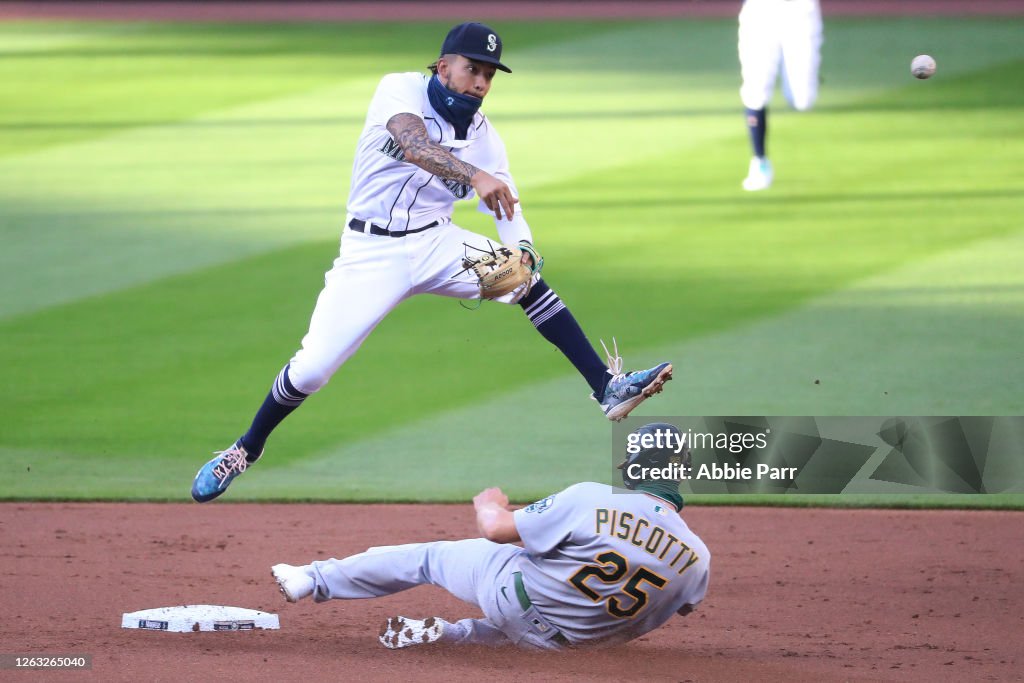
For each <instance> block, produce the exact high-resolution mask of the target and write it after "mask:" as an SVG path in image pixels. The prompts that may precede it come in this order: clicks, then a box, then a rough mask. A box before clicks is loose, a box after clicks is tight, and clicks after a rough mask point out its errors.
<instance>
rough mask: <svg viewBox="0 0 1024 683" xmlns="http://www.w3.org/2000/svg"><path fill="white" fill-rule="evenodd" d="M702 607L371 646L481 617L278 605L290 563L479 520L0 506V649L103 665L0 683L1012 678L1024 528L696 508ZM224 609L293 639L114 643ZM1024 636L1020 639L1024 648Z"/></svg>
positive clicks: (431, 603) (467, 531) (360, 604)
mask: <svg viewBox="0 0 1024 683" xmlns="http://www.w3.org/2000/svg"><path fill="white" fill-rule="evenodd" d="M684 518H685V519H686V520H687V522H688V523H689V524H690V526H691V528H693V529H694V531H696V532H697V533H698V534H699V535H700V536H701V537H702V538H703V539H704V540H705V541H706V543H707V544H708V547H709V548H710V550H711V552H712V556H713V560H712V580H711V587H710V590H709V593H708V598H707V599H706V600H705V601H704V603H703V604H702V605H701V606H700V607H699V609H698V610H697V611H696V612H694V613H693V614H692V615H691V616H689V617H688V618H686V619H682V618H676V619H674V620H672V621H670V622H669V623H668V624H666V625H665V626H663V627H662V628H661V629H659V630H658V631H655V632H654V633H651V634H649V635H648V636H646V637H644V638H641V639H640V640H639V641H636V642H634V643H632V644H630V645H627V646H622V647H617V648H613V649H609V650H604V651H588V652H585V653H581V652H572V653H566V654H531V653H523V652H517V651H515V650H497V651H494V650H483V649H478V648H450V647H448V648H445V647H425V648H411V649H408V650H401V651H388V650H385V649H384V648H382V647H381V646H380V645H379V644H378V643H377V638H376V635H377V629H378V626H379V624H380V623H381V622H382V621H383V620H384V618H385V617H387V616H390V615H396V614H401V615H406V616H421V617H422V616H435V615H436V616H443V617H445V618H448V619H457V618H463V617H473V616H479V614H480V612H479V610H477V609H476V608H475V607H474V606H472V605H468V604H466V603H462V602H460V601H458V600H456V599H455V598H453V597H451V596H449V595H448V594H447V593H445V592H444V591H442V590H441V589H438V588H435V587H422V588H417V589H414V590H412V591H407V592H405V593H400V594H397V595H394V596H389V597H386V598H381V599H377V600H356V601H333V602H330V603H325V604H319V605H318V604H313V603H311V602H305V603H299V604H296V605H291V604H287V603H285V602H284V600H283V599H282V598H281V596H280V594H279V593H278V591H277V586H276V584H275V583H274V581H273V579H272V578H271V576H270V567H271V565H273V564H275V563H278V562H287V563H291V564H301V563H304V562H307V561H310V560H313V559H319V558H326V557H331V556H336V557H343V556H345V555H349V554H352V553H356V552H360V551H362V550H364V549H366V548H367V547H369V546H373V545H388V544H398V543H409V542H415V541H428V540H435V539H457V538H464V537H470V536H474V535H475V530H474V528H473V522H472V509H471V507H470V506H468V505H258V504H230V503H221V502H218V503H212V504H208V505H195V504H191V505H188V504H186V505H180V504H141V503H140V504H114V503H74V504H60V503H4V504H0V548H2V549H0V554H2V557H0V594H2V595H3V603H2V606H3V614H4V619H3V620H2V621H0V643H3V647H2V650H3V652H4V653H7V654H15V653H18V654H37V655H45V654H51V655H52V654H70V653H75V654H90V655H92V657H93V665H92V669H91V670H90V671H74V672H56V671H48V672H39V671H33V672H28V671H22V672H17V671H5V672H4V676H3V678H4V680H26V681H27V680H44V679H45V680H75V681H86V680H90V681H92V680H96V681H100V680H102V681H111V680H150V681H170V680H225V679H232V680H253V681H282V680H307V681H315V680H352V679H353V678H356V677H358V678H359V679H362V680H366V681H377V680H391V681H409V680H418V681H424V680H445V681H482V680H509V679H515V680H586V681H601V680H605V681H622V680H659V681H661V680H665V681H668V680H671V681H736V680H758V681H841V680H865V681H867V680H871V681H880V680H891V681H936V680H954V679H957V680H975V681H979V680H993V681H1007V680H1019V677H1020V671H1021V670H1022V665H1024V661H1022V653H1021V648H1020V640H1019V637H1018V636H1019V634H1020V633H1021V632H1022V631H1024V554H1022V553H1021V552H1020V548H1022V547H1024V524H1021V521H1022V519H1024V517H1022V514H1021V513H1019V512H994V511H972V512H962V511H892V510H829V509H775V508H713V507H695V508H687V509H686V510H685V511H684ZM207 603H208V604H219V605H232V606H238V607H247V608H252V609H260V610H265V611H270V612H274V613H277V614H278V615H280V619H281V630H279V631H257V632H220V633H161V632H148V631H139V630H130V629H122V628H121V615H122V613H124V612H131V611H135V610H139V609H146V608H150V607H165V606H172V605H180V604H207ZM1014 634H1016V635H1014Z"/></svg>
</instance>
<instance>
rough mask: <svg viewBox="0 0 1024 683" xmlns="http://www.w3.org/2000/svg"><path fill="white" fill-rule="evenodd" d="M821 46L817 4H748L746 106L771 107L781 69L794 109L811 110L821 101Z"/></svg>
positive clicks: (743, 37) (742, 48)
mask: <svg viewBox="0 0 1024 683" xmlns="http://www.w3.org/2000/svg"><path fill="white" fill-rule="evenodd" d="M821 43H822V24H821V8H820V7H819V5H818V2H817V0H747V2H746V3H745V4H744V5H743V9H741V10H740V30H739V54H740V67H741V72H742V76H743V85H742V86H741V87H740V98H741V99H742V100H743V106H744V107H747V108H748V109H764V108H765V106H767V105H768V103H769V102H770V101H771V99H772V93H773V91H774V90H775V82H776V80H777V79H778V74H779V67H780V66H781V67H782V90H783V93H784V94H785V96H786V99H787V100H788V101H789V103H790V105H791V106H792V107H793V108H794V109H797V110H799V111H805V110H807V109H810V108H811V107H812V106H813V105H814V101H815V100H816V99H817V97H818V67H819V66H820V64H821Z"/></svg>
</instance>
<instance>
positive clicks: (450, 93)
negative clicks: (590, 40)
mask: <svg viewBox="0 0 1024 683" xmlns="http://www.w3.org/2000/svg"><path fill="white" fill-rule="evenodd" d="M501 50H502V43H501V39H500V38H499V37H498V34H497V33H495V32H494V30H492V29H491V28H489V27H487V26H484V25H483V24H476V23H467V24H459V25H458V26H455V27H454V28H452V29H451V31H450V32H449V33H448V35H447V37H446V38H445V40H444V44H443V46H442V48H441V55H440V57H439V58H438V59H437V61H436V62H435V63H434V64H432V65H431V66H430V70H431V72H432V75H429V76H425V75H423V74H420V73H396V74H389V75H387V76H385V77H384V78H383V79H382V80H381V82H380V84H379V86H378V87H377V92H376V94H375V95H374V96H373V100H372V101H371V102H370V107H369V112H368V114H367V116H366V125H365V127H364V128H363V132H362V135H361V136H360V138H359V142H358V146H357V152H356V159H355V165H354V168H353V172H352V187H351V192H350V194H349V199H348V216H347V217H346V225H347V227H348V229H347V230H345V231H344V234H343V235H342V238H341V253H340V256H339V257H338V258H337V259H336V260H335V261H334V266H333V268H332V269H331V270H330V271H329V272H328V273H327V275H326V278H325V285H324V288H323V291H321V293H320V297H319V299H318V300H317V303H316V307H315V309H314V310H313V315H312V318H311V319H310V323H309V331H308V332H307V333H306V336H305V337H303V339H302V348H301V349H299V351H298V352H297V353H296V354H295V355H294V357H292V359H291V361H290V362H289V363H288V364H287V365H285V367H284V369H283V370H281V372H280V373H279V374H278V375H277V378H276V379H275V380H274V382H273V385H272V387H271V389H270V391H269V393H268V394H267V397H266V399H265V400H264V402H263V404H262V406H261V407H260V408H259V410H258V411H257V413H256V416H255V417H254V419H253V421H252V424H251V426H250V427H249V430H248V431H247V432H246V433H245V434H243V435H242V436H241V437H240V438H239V439H238V440H237V441H235V442H234V443H233V444H232V445H231V446H230V447H229V448H227V449H226V450H224V451H219V452H217V453H216V454H215V457H214V458H213V459H212V460H210V461H209V462H207V463H206V464H205V465H204V466H203V467H202V468H201V469H200V470H199V473H198V474H197V475H196V477H195V480H194V482H193V484H192V497H193V498H194V499H195V500H197V501H199V502H205V501H208V500H212V499H214V498H216V497H217V496H219V495H220V494H221V493H223V492H224V491H225V490H226V489H227V487H228V485H229V484H230V483H231V481H232V480H233V479H234V478H235V477H236V476H238V475H239V474H241V473H242V472H244V471H245V470H246V469H247V467H248V466H249V465H251V464H252V463H254V462H256V460H257V459H258V458H259V457H260V456H261V455H262V454H263V447H264V444H265V443H266V441H267V438H268V437H269V436H270V433H271V432H272V431H273V430H274V428H276V427H277V425H278V424H280V423H281V421H282V420H284V418H285V417H287V416H288V415H289V414H290V413H291V412H292V411H293V410H295V408H297V407H298V406H299V405H300V404H301V403H302V402H303V401H304V400H305V399H306V398H307V397H308V396H309V395H310V394H312V393H314V392H315V391H318V390H319V389H320V388H321V387H323V386H324V385H325V384H326V383H327V381H328V380H329V379H330V378H331V376H332V375H333V374H334V373H335V372H336V371H337V370H338V368H339V367H341V365H342V364H343V363H344V362H345V361H346V360H347V359H348V358H349V357H350V356H351V355H352V354H353V353H355V351H356V349H358V348H359V346H360V344H362V343H363V340H365V339H366V337H367V336H368V335H369V334H370V332H371V331H372V330H373V328H374V327H375V326H376V325H377V324H378V323H379V322H380V321H381V320H383V319H384V317H385V316H386V315H387V314H388V313H389V312H390V311H391V310H392V309H393V308H394V307H395V306H397V305H398V304H399V303H400V302H401V301H402V300H404V299H406V298H408V297H410V296H413V295H416V294H437V295H440V296H449V297H456V298H459V299H475V298H479V297H480V290H479V281H478V280H477V279H476V276H474V275H472V274H471V273H468V272H466V269H465V267H464V265H463V259H464V258H465V257H466V256H467V254H469V255H472V254H476V253H482V252H485V251H490V250H491V249H492V245H493V243H492V242H491V241H490V240H489V239H488V238H486V237H484V236H482V235H478V234H476V233H473V232H470V231H468V230H464V229H462V228H460V227H459V226H457V225H455V224H454V223H452V218H451V215H452V208H453V205H454V203H455V201H456V200H458V199H469V198H472V197H473V196H474V195H478V196H479V198H480V202H479V209H480V210H481V211H482V212H484V213H489V214H493V215H494V217H495V221H496V224H497V232H498V235H499V236H500V237H501V241H502V242H503V243H504V244H508V245H518V246H519V247H520V248H521V250H522V261H523V263H524V264H528V265H529V266H530V267H531V268H532V269H533V270H534V275H533V278H532V280H530V281H527V282H525V283H523V285H522V286H521V287H519V288H518V289H516V290H514V291H512V292H510V293H508V294H506V295H504V296H502V297H500V298H497V299H496V300H497V301H501V302H503V303H509V304H511V303H518V304H519V306H521V307H522V308H523V310H524V311H525V313H526V315H527V317H528V318H529V319H530V321H531V322H532V323H533V325H534V326H535V327H536V328H537V330H538V331H539V332H540V333H541V335H543V336H544V338H545V339H547V340H548V341H549V342H551V343H552V344H554V345H555V346H556V347H558V349H559V350H560V351H561V352H562V353H563V354H564V355H565V356H566V357H567V358H568V359H569V361H570V362H571V363H572V364H573V365H574V366H575V367H576V369H577V370H578V371H579V372H580V374H582V375H583V377H584V379H585V380H586V381H587V383H588V384H589V385H590V388H591V390H592V391H593V393H592V397H593V398H594V399H596V400H597V401H598V403H599V404H600V405H601V408H602V410H603V411H604V413H605V415H606V416H607V417H608V418H609V419H611V420H620V419H622V418H624V417H625V416H626V415H628V414H629V412H630V411H631V410H633V409H634V408H636V406H637V405H639V404H640V403H641V402H642V401H643V400H644V399H646V398H648V397H650V396H652V395H653V394H655V393H657V392H659V391H661V389H662V388H663V386H664V383H665V382H666V381H668V380H669V379H671V378H672V366H671V365H670V364H669V363H659V364H658V365H656V366H655V367H653V368H650V369H648V370H642V371H636V372H629V373H624V372H623V371H622V359H621V358H620V357H619V356H618V349H617V348H615V349H614V351H613V352H612V353H609V354H608V365H605V363H604V362H602V361H601V359H600V357H599V356H598V355H597V353H596V352H595V351H594V349H593V347H592V346H591V344H590V342H589V341H588V340H587V338H586V336H585V335H584V334H583V331H582V330H581V329H580V326H579V324H577V322H576V319H575V318H574V317H573V315H572V314H571V313H570V312H569V309H568V308H566V306H565V304H564V303H563V302H562V300H561V299H560V298H559V297H558V295H557V294H556V293H555V291H554V290H553V289H551V288H550V287H549V286H548V285H547V283H546V282H545V281H544V280H542V279H541V278H540V273H539V272H538V271H539V270H540V266H541V264H542V262H543V259H541V258H540V256H539V255H538V254H537V251H536V249H535V248H534V247H533V245H532V241H533V237H532V234H531V231H530V227H529V225H527V223H526V221H525V219H524V218H523V214H522V210H521V208H520V207H519V203H518V202H519V199H518V192H517V191H516V187H515V183H514V182H513V180H512V176H511V175H510V174H509V165H508V158H507V157H506V154H505V146H504V143H502V141H501V138H500V137H499V136H498V133H497V132H496V131H495V130H494V126H493V125H491V122H490V120H489V119H488V118H487V117H486V116H484V115H483V113H481V112H480V111H479V108H480V105H481V103H482V102H483V98H484V97H485V96H486V95H487V93H488V92H489V91H490V89H491V82H492V79H493V78H494V75H495V72H496V70H499V69H500V70H501V71H505V72H509V71H510V69H509V68H508V67H507V66H505V65H504V64H502V63H501ZM605 350H606V351H607V348H606V349H605Z"/></svg>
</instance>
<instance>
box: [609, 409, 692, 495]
mask: <svg viewBox="0 0 1024 683" xmlns="http://www.w3.org/2000/svg"><path fill="white" fill-rule="evenodd" d="M690 461H691V455H690V446H689V444H687V443H686V437H685V436H684V435H683V434H682V432H680V431H679V429H678V428H677V427H676V426H675V425H671V424H668V423H667V422H652V423H650V424H645V425H644V426H643V427H640V428H639V429H636V430H634V431H632V432H630V434H629V436H628V437H626V459H625V460H623V461H622V463H621V464H620V465H619V469H620V470H622V483H623V485H625V487H626V488H627V489H635V488H636V487H637V486H639V485H640V484H642V483H644V482H645V481H676V482H678V481H682V480H683V478H684V470H685V471H686V472H688V471H689V468H690Z"/></svg>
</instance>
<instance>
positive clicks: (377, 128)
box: [288, 73, 539, 394]
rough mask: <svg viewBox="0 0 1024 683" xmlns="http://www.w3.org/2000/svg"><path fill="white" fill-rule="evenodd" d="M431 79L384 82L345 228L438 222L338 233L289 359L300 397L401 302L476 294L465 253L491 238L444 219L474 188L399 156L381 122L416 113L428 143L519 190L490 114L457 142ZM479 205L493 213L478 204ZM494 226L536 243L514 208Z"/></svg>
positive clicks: (369, 118) (362, 144)
mask: <svg viewBox="0 0 1024 683" xmlns="http://www.w3.org/2000/svg"><path fill="white" fill-rule="evenodd" d="M430 78H431V77H430V76H425V75H423V74H420V73H399V74H389V75H387V76H385V77H384V78H383V79H381V81H380V85H379V86H378V87H377V92H376V93H375V94H374V96H373V100H372V101H371V103H370V108H369V111H368V113H367V115H366V125H365V126H364V127H363V132H362V134H361V135H360V136H359V142H358V146H357V153H356V160H355V164H354V167H353V172H352V187H351V192H350V194H349V199H348V212H349V215H348V217H347V218H346V220H345V224H346V226H348V225H349V223H350V221H351V220H353V219H357V220H360V221H365V222H366V223H369V224H372V225H373V226H374V228H383V229H384V230H387V231H389V232H391V233H398V234H404V233H405V232H406V231H408V230H420V229H422V228H425V227H426V226H428V225H431V224H433V223H434V222H435V221H436V222H437V223H438V224H437V225H435V226H434V227H431V228H430V229H428V230H424V231H421V232H416V233H412V234H407V235H404V236H401V237H392V236H389V235H383V236H382V235H378V234H371V233H372V231H371V230H370V229H364V230H363V231H359V232H357V231H354V230H350V229H345V230H344V231H343V233H342V238H341V252H340V254H339V256H338V258H337V259H336V260H335V262H334V266H333V268H331V270H330V271H329V272H328V273H327V276H326V277H325V283H324V289H323V291H322V292H321V293H320V297H319V298H318V299H317V304H316V308H315V309H314V311H313V315H312V317H311V319H310V322H309V331H308V332H307V333H306V335H305V336H304V337H303V338H302V348H301V349H299V350H298V351H297V352H296V354H295V356H294V357H292V360H291V362H290V363H289V370H288V372H289V378H290V380H291V382H292V384H293V385H294V386H295V387H296V388H297V389H298V390H299V391H301V392H303V393H306V394H311V393H313V392H315V391H318V390H319V389H320V388H321V387H323V386H324V385H325V384H326V383H327V381H328V380H329V379H330V377H331V376H332V375H333V374H334V373H335V372H336V371H337V370H338V368H339V367H341V365H342V364H343V363H344V362H345V361H346V360H348V358H349V357H351V355H352V354H353V353H355V351H356V349H358V348H359V346H360V344H362V343H363V341H364V340H365V339H366V337H367V335H369V334H370V331H371V330H373V328H374V327H375V326H376V325H377V324H378V323H379V322H380V321H381V320H383V319H384V317H385V316H386V315H387V314H388V313H389V312H390V311H391V310H392V309H393V308H394V307H395V306H397V305H398V304H399V303H400V302H401V301H403V300H404V299H407V298H408V297H410V296H414V295H416V294H436V295H440V296H451V297H457V298H460V299H474V298H479V297H480V289H479V286H478V283H477V279H476V277H475V276H473V275H472V274H471V273H466V271H465V267H464V266H463V265H462V259H463V257H465V256H466V255H467V254H469V255H478V254H480V253H482V252H484V251H489V250H490V249H491V248H493V244H494V243H493V242H492V241H491V239H490V238H488V237H487V236H484V235H480V234H478V233H475V232H472V231H469V230H465V229H463V228H461V227H459V226H458V225H456V224H454V223H452V220H451V215H452V209H453V208H454V205H455V202H456V200H458V199H470V198H472V197H473V196H474V195H475V192H474V191H473V189H472V188H471V187H469V186H467V185H463V184H461V183H458V182H456V181H453V180H446V179H444V178H441V177H438V176H436V175H433V174H432V173H430V172H429V171H425V170H423V169H421V168H420V167H419V166H416V165H415V164H412V163H409V162H407V161H404V160H403V158H404V155H403V153H402V150H401V148H400V147H399V146H398V143H397V142H396V141H395V139H394V138H392V137H391V133H389V132H388V130H387V123H388V121H389V120H390V119H391V118H392V117H393V116H395V115H396V114H402V113H410V114H415V115H416V116H420V117H422V118H423V121H424V123H425V124H426V128H427V131H428V133H429V135H430V138H431V139H432V140H434V141H435V142H437V143H438V144H440V145H441V146H442V147H444V148H445V149H446V150H448V151H449V152H450V153H451V154H452V155H453V156H455V157H456V158H458V159H460V160H463V161H465V162H467V163H470V164H472V165H474V166H476V167H477V168H480V169H482V170H484V171H486V172H488V173H490V174H491V175H493V176H495V177H496V178H499V179H500V180H502V181H503V182H504V183H506V184H507V185H508V186H509V189H511V190H512V193H513V195H515V196H518V193H517V191H516V188H515V184H514V183H513V181H512V176H511V175H510V174H509V171H508V158H507V156H506V154H505V145H504V143H503V142H502V141H501V138H500V137H498V134H497V132H495V130H494V127H493V126H491V124H490V122H489V121H488V120H487V117H486V116H484V115H483V114H482V113H480V112H477V113H476V115H475V116H474V118H473V124H472V126H470V128H469V132H468V134H467V136H466V138H467V139H465V140H456V139H455V128H454V127H453V126H452V125H451V124H450V123H448V122H447V121H445V120H444V119H443V118H442V117H441V116H440V115H439V114H438V113H437V112H436V111H434V109H433V107H431V106H430V102H429V99H428V97H427V83H428V82H429V80H430ZM480 210H481V211H483V212H485V213H487V214H489V215H490V216H491V217H492V218H493V217H494V214H493V212H492V211H491V210H490V209H488V208H487V206H486V204H484V203H483V202H480ZM495 224H496V227H497V231H498V235H499V237H500V238H501V242H503V243H504V244H513V245H514V244H518V243H519V241H520V240H529V241H531V242H532V241H533V237H532V235H531V233H530V228H529V226H528V225H527V223H526V221H525V220H524V218H523V216H522V210H521V209H520V206H519V205H518V204H517V205H516V210H515V216H514V217H513V218H512V220H505V219H502V220H495ZM535 277H539V276H535ZM498 301H501V302H502V303H513V302H514V298H513V297H512V296H511V295H506V296H505V297H502V298H500V299H498Z"/></svg>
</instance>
